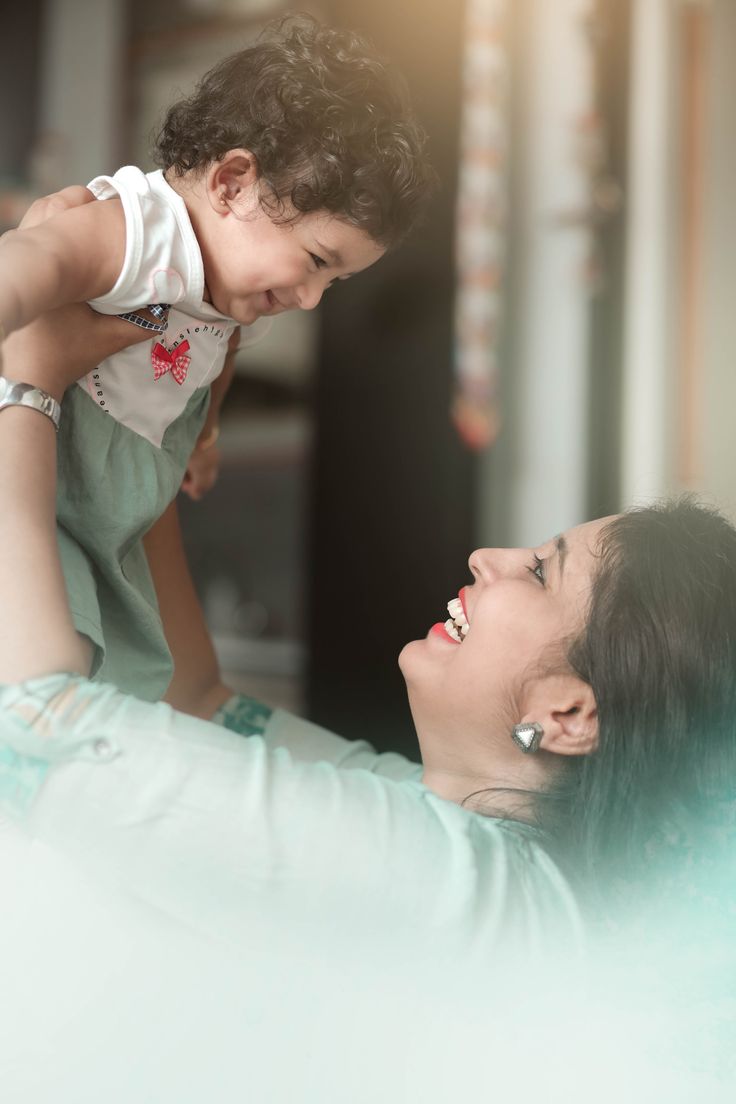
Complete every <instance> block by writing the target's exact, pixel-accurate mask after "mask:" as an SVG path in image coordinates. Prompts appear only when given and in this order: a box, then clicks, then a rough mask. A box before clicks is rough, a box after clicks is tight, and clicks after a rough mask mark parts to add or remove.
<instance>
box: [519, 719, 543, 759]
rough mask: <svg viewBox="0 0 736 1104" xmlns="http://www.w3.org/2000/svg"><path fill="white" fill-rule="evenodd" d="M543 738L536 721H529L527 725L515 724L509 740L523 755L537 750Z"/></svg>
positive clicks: (541, 729)
mask: <svg viewBox="0 0 736 1104" xmlns="http://www.w3.org/2000/svg"><path fill="white" fill-rule="evenodd" d="M543 736H544V729H543V728H542V726H541V724H537V722H536V721H530V722H529V723H528V724H515V725H514V727H513V728H512V729H511V739H512V740H513V741H514V743H515V744H516V746H517V747H520V748H521V750H522V751H523V752H524V754H525V755H529V754H530V753H531V752H535V751H536V750H537V748H538V747H539V743H540V741H541V739H542V737H543Z"/></svg>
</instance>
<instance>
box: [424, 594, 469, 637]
mask: <svg viewBox="0 0 736 1104" xmlns="http://www.w3.org/2000/svg"><path fill="white" fill-rule="evenodd" d="M462 593H463V592H462V591H460V594H459V595H458V597H457V598H453V599H452V600H451V601H450V602H448V603H447V612H448V613H449V614H450V617H449V618H448V619H447V621H445V622H444V624H442V623H441V622H438V623H437V624H436V625H433V626H432V632H434V633H438V634H439V635H440V636H442V637H444V638H446V639H450V640H452V641H453V642H454V643H455V644H462V642H463V640H464V639H465V637H466V636H467V635H468V632H469V631H470V625H469V624H468V619H467V617H466V615H465V606H464V604H463V600H462Z"/></svg>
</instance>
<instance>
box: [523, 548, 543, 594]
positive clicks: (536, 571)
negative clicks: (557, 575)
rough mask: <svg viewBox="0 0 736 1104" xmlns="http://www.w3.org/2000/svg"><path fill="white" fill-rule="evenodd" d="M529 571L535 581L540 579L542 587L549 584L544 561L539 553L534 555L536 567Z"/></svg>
mask: <svg viewBox="0 0 736 1104" xmlns="http://www.w3.org/2000/svg"><path fill="white" fill-rule="evenodd" d="M527 571H528V572H529V574H530V575H533V576H534V578H535V579H538V580H539V582H540V583H541V584H542V586H545V584H546V582H547V575H546V572H545V566H544V560H543V559H542V557H541V556H538V555H537V553H536V552H535V553H534V566H533V567H528V568H527Z"/></svg>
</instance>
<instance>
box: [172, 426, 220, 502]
mask: <svg viewBox="0 0 736 1104" xmlns="http://www.w3.org/2000/svg"><path fill="white" fill-rule="evenodd" d="M218 432H219V431H218V430H217V427H215V428H214V429H211V430H207V431H205V432H204V433H202V434H201V436H200V438H199V441H198V442H197V444H196V446H195V449H194V452H193V453H192V455H191V456H190V457H189V464H188V465H187V470H186V474H185V476H184V481H183V483H182V485H181V489H182V490H183V491H184V493H185V494H188V495H189V497H190V498H191V499H192V501H193V502H198V501H199V500H200V498H202V497H203V496H204V495H206V494H207V492H208V491H209V490H211V489H212V488H213V487H214V485H215V483H216V482H217V477H218V475H219V474H220V450H219V449H218V447H217V437H218Z"/></svg>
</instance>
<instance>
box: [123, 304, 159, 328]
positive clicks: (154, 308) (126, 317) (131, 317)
mask: <svg viewBox="0 0 736 1104" xmlns="http://www.w3.org/2000/svg"><path fill="white" fill-rule="evenodd" d="M170 309H171V304H170V303H149V304H148V306H147V308H146V310H148V311H149V312H150V313H151V314H152V315H153V317H154V318H156V319H157V321H156V322H151V321H150V319H148V318H142V317H141V315H140V314H136V312H135V311H126V312H125V313H124V314H119V315H118V318H122V319H123V321H124V322H132V323H133V325H134V326H138V327H140V329H142V330H150V331H151V332H152V333H157V334H162V333H166V330H167V329H168V326H169V310H170Z"/></svg>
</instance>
